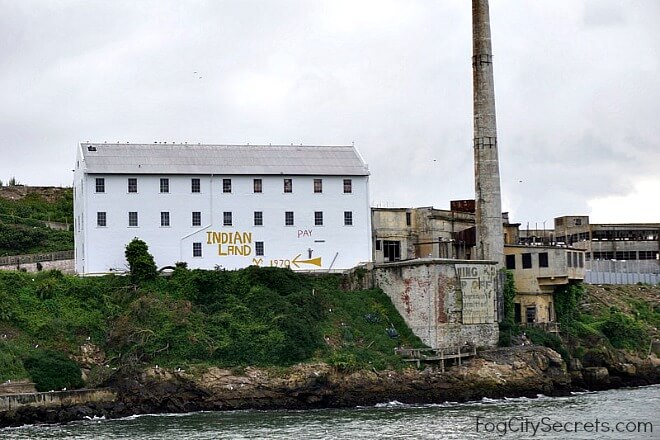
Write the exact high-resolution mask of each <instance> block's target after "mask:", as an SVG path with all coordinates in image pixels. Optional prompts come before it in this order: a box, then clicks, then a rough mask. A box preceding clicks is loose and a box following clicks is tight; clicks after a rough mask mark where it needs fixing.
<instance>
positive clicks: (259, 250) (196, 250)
mask: <svg viewBox="0 0 660 440" xmlns="http://www.w3.org/2000/svg"><path fill="white" fill-rule="evenodd" d="M264 252H265V250H264V242H263V241H255V242H254V254H255V255H256V256H257V257H262V256H264ZM192 256H193V257H202V256H203V255H202V242H201V241H196V242H194V243H193V244H192Z"/></svg>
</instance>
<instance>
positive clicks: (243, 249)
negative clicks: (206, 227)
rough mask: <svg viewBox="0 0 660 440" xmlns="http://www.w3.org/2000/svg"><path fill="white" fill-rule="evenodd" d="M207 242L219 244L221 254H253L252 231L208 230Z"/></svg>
mask: <svg viewBox="0 0 660 440" xmlns="http://www.w3.org/2000/svg"><path fill="white" fill-rule="evenodd" d="M206 244H217V245H218V255H220V256H223V257H224V256H236V255H238V256H243V257H246V256H249V255H252V246H250V245H251V244H252V232H238V231H235V232H215V231H207V232H206Z"/></svg>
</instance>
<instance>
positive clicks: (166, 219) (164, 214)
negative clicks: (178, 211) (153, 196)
mask: <svg viewBox="0 0 660 440" xmlns="http://www.w3.org/2000/svg"><path fill="white" fill-rule="evenodd" d="M160 225H161V226H162V227H167V226H169V225H170V213H169V211H161V213H160Z"/></svg>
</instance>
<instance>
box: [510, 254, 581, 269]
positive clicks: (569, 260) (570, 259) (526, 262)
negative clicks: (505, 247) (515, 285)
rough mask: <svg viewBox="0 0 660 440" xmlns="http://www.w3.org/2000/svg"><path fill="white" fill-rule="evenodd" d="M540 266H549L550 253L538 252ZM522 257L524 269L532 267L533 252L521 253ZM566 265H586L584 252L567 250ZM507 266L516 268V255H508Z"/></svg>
mask: <svg viewBox="0 0 660 440" xmlns="http://www.w3.org/2000/svg"><path fill="white" fill-rule="evenodd" d="M537 255H538V262H539V267H548V266H549V264H548V253H547V252H539V253H538V254H537ZM520 258H521V263H522V265H521V267H522V268H523V269H531V268H532V254H531V253H529V252H526V253H523V254H520ZM566 265H567V266H568V267H584V253H583V252H566ZM506 268H507V269H511V270H513V269H515V268H516V256H515V255H507V256H506Z"/></svg>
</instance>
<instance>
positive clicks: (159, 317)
mask: <svg viewBox="0 0 660 440" xmlns="http://www.w3.org/2000/svg"><path fill="white" fill-rule="evenodd" d="M338 281H339V280H338V278H337V277H335V276H324V277H309V276H303V275H299V274H295V273H293V272H292V271H290V270H286V269H277V268H261V269H259V268H255V267H251V268H247V269H243V270H240V271H199V270H194V271H189V270H186V269H177V271H175V273H174V274H173V275H172V276H171V277H169V278H159V279H158V280H156V281H155V282H151V283H148V284H145V285H142V286H139V287H138V286H132V285H130V284H129V279H128V277H120V276H107V277H102V278H78V277H74V276H66V275H62V274H61V273H59V272H56V271H53V272H42V273H37V274H26V273H16V272H13V273H12V272H0V337H1V339H0V381H4V380H7V379H20V378H24V377H28V374H27V372H26V370H25V368H24V365H23V361H24V360H25V359H26V358H27V357H29V356H31V355H34V354H35V352H37V351H41V350H47V349H50V350H56V351H60V352H64V353H67V354H69V355H77V354H78V353H79V347H80V346H81V345H83V344H85V343H86V342H88V338H89V342H91V343H93V344H95V345H97V346H99V347H100V348H101V349H102V350H103V352H104V353H105V361H104V362H105V363H108V364H110V368H108V369H107V371H110V370H111V368H112V367H127V366H131V367H138V368H139V366H140V365H153V364H156V363H157V364H160V365H165V366H172V367H175V366H179V367H186V366H191V365H200V364H201V365H220V366H226V367H236V366H242V365H257V366H271V365H272V366H286V365H290V364H292V363H296V362H313V361H326V362H329V363H331V364H333V365H335V366H336V367H337V368H340V369H344V370H351V369H358V368H371V367H374V368H379V369H380V368H399V367H402V366H403V364H402V363H401V361H400V360H399V359H398V358H397V357H395V356H394V355H393V349H394V347H396V346H397V345H399V344H409V345H416V346H420V345H421V343H420V341H419V340H418V339H417V338H415V337H414V336H413V335H412V333H411V332H410V330H409V329H408V328H407V327H406V326H405V324H404V322H403V320H402V318H401V317H400V315H399V314H398V313H397V312H396V310H395V309H394V307H393V306H392V304H391V302H390V301H389V298H388V297H387V296H386V295H385V294H383V293H382V292H381V291H380V290H368V291H360V292H342V291H341V290H340V289H339V287H338V286H339V284H338ZM390 325H392V326H393V327H394V328H395V329H396V330H397V332H398V333H399V337H398V338H395V339H392V338H390V337H389V336H388V334H387V333H386V331H385V329H386V328H387V327H389V326H390ZM37 345H38V347H37ZM104 368H105V367H97V368H95V369H93V370H92V372H91V376H92V377H93V378H95V379H94V380H98V381H100V380H102V379H103V377H105V375H106V374H107V371H106V370H104ZM92 385H94V384H92Z"/></svg>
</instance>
